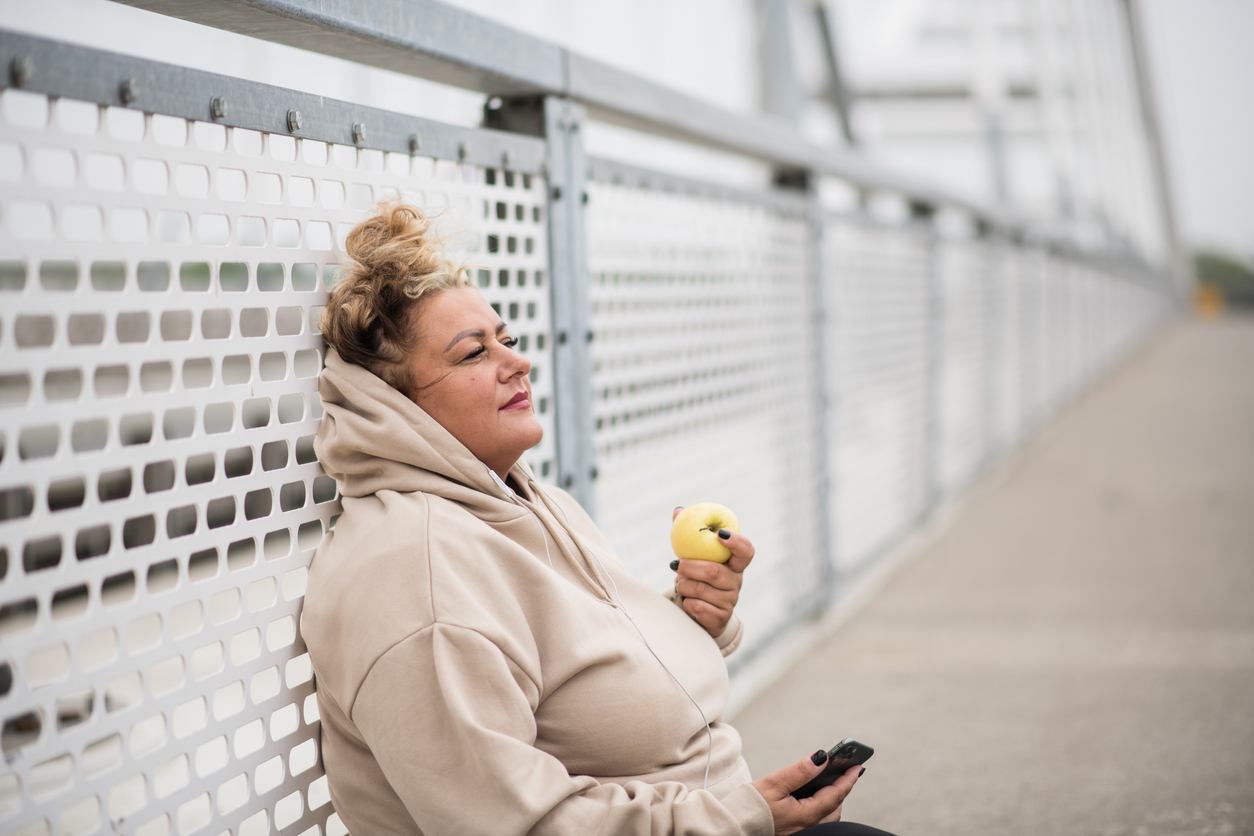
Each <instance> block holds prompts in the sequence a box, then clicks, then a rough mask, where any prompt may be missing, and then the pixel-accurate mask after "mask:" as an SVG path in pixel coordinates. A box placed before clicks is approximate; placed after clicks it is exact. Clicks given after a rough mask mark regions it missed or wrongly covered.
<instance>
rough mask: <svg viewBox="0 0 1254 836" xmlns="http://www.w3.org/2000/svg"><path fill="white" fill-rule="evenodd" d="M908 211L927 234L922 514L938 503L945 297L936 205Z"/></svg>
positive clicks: (922, 206) (912, 205) (913, 205)
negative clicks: (936, 221) (936, 223)
mask: <svg viewBox="0 0 1254 836" xmlns="http://www.w3.org/2000/svg"><path fill="white" fill-rule="evenodd" d="M910 215H911V217H912V218H913V219H914V223H915V225H916V226H917V227H919V228H922V229H924V230H925V231H926V234H927V253H928V255H927V290H926V292H927V333H926V335H925V337H924V346H925V348H924V351H925V352H926V358H925V361H924V381H923V387H924V390H923V391H924V394H923V421H924V437H923V445H924V446H923V497H924V499H923V516H927V515H928V514H930V513H932V511H933V510H935V509H936V506H937V505H938V504H939V503H940V499H941V489H940V454H941V444H942V442H943V441H944V439H943V438H942V435H941V386H942V384H943V381H942V379H941V375H942V373H943V370H944V358H943V353H944V339H943V337H944V331H943V326H944V315H945V312H944V300H943V299H942V296H941V252H940V239H939V236H938V234H937V230H936V225H935V223H934V221H935V218H936V207H935V206H931V205H930V204H921V203H912V204H911V205H910Z"/></svg>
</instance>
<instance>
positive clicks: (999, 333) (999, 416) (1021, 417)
mask: <svg viewBox="0 0 1254 836" xmlns="http://www.w3.org/2000/svg"><path fill="white" fill-rule="evenodd" d="M1023 279H1024V266H1023V254H1022V253H1021V252H1020V251H1018V250H1015V249H1013V248H1010V247H1002V248H1001V249H1000V250H999V253H998V259H997V269H996V271H995V272H994V273H993V275H992V276H991V281H990V283H989V285H990V287H989V291H990V292H989V298H990V299H991V300H993V301H992V306H993V310H992V312H991V316H992V318H993V321H992V323H991V327H992V329H993V332H994V334H995V337H994V338H993V348H994V352H995V353H994V355H993V357H991V358H990V362H991V363H992V366H993V370H992V375H991V378H990V379H991V380H992V382H993V387H994V390H995V394H994V403H995V407H994V417H993V422H994V432H995V437H996V445H997V448H998V449H999V450H1007V449H1012V448H1014V447H1015V445H1017V444H1018V443H1019V440H1020V439H1021V438H1022V437H1023V433H1024V430H1025V428H1026V427H1025V424H1026V414H1025V402H1026V398H1025V394H1026V393H1025V391H1024V364H1025V359H1024V358H1025V356H1026V355H1025V346H1026V343H1027V334H1026V330H1025V315H1024V307H1025V305H1024V287H1025V284H1024V280H1023Z"/></svg>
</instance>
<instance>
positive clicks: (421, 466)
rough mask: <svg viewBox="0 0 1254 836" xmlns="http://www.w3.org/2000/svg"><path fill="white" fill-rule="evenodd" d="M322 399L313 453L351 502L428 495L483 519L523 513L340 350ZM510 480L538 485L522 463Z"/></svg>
mask: <svg viewBox="0 0 1254 836" xmlns="http://www.w3.org/2000/svg"><path fill="white" fill-rule="evenodd" d="M318 394H319V396H320V397H321V399H322V407H323V409H324V410H325V414H324V415H323V417H322V423H321V425H320V426H319V427H318V436H317V438H316V439H315V440H314V451H315V452H316V453H317V454H318V461H319V462H320V463H321V464H322V469H323V471H325V472H326V474H327V475H328V476H330V477H331V478H333V479H335V481H336V482H337V483H338V484H339V487H340V493H342V494H343V495H344V496H351V497H361V496H368V495H370V494H373V493H377V492H379V491H396V492H398V493H411V492H413V491H422V492H423V493H430V494H435V495H436V496H441V497H444V498H445V499H449V500H452V501H453V502H457V503H459V504H461V505H465V506H467V507H468V508H469V509H470V510H471V512H472V513H474V514H475V516H477V517H481V518H484V519H508V518H512V517H516V516H518V515H519V514H520V513H521V512H522V509H520V508H519V506H518V505H516V504H515V503H513V502H512V501H510V498H509V494H508V493H507V492H506V491H505V489H504V488H503V487H501V485H499V484H498V483H497V481H496V479H495V478H493V474H492V472H491V471H490V470H489V469H488V466H487V465H485V464H484V463H483V462H481V461H479V460H478V459H477V458H475V456H474V454H472V453H471V452H470V450H468V449H467V448H466V445H464V444H462V443H461V442H460V441H458V440H457V439H456V438H454V437H453V435H452V433H450V432H449V431H448V430H446V429H444V427H442V426H441V425H440V424H439V423H438V422H437V421H436V420H435V419H434V418H432V417H431V416H430V415H428V414H427V413H426V412H425V411H424V410H423V409H422V408H421V407H419V406H418V405H417V404H416V403H414V402H413V401H411V400H410V399H409V398H407V397H406V396H405V395H403V394H402V393H401V392H399V391H397V390H396V389H394V388H392V387H391V386H389V385H388V384H387V383H385V382H383V380H382V379H381V378H379V377H378V376H377V375H375V374H374V373H372V372H371V371H369V370H368V369H365V368H363V367H362V366H358V365H355V364H353V363H349V362H347V361H345V360H344V359H343V358H341V357H340V355H339V354H338V353H337V352H336V351H335V349H333V348H328V349H327V356H326V362H325V365H324V368H323V370H322V374H321V376H320V378H319V381H318ZM510 475H512V476H514V478H515V481H516V482H517V483H518V484H520V485H522V484H527V483H529V482H530V481H531V471H530V469H529V468H528V467H527V465H526V464H525V463H523V461H522V460H521V459H519V461H518V463H517V464H515V465H514V467H513V468H512V469H511V470H510Z"/></svg>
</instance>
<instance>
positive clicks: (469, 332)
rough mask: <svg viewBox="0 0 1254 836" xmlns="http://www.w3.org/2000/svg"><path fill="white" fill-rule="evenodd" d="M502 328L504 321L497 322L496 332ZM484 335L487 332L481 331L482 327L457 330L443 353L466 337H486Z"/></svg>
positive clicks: (503, 328)
mask: <svg viewBox="0 0 1254 836" xmlns="http://www.w3.org/2000/svg"><path fill="white" fill-rule="evenodd" d="M504 330H505V323H504V322H498V323H497V324H496V333H498V334H499V333H501V332H502V331H504ZM486 336H487V334H485V333H484V332H483V329H482V328H467V329H466V330H465V331H459V332H457V336H455V337H453V339H452V340H450V341H449V344H448V345H447V346H445V348H444V351H445V353H447V352H448V351H449V350H450V349H452V348H453V346H455V345H457V343H458V342H460V341H461V340H464V339H465V338H466V337H479V338H483V337H486Z"/></svg>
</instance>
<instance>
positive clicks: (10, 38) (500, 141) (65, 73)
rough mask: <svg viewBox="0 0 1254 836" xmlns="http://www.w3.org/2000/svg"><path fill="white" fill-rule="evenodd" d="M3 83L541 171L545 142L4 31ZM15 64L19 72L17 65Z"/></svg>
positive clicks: (0, 44) (0, 37)
mask: <svg viewBox="0 0 1254 836" xmlns="http://www.w3.org/2000/svg"><path fill="white" fill-rule="evenodd" d="M0 67H3V68H7V69H8V70H9V72H8V73H5V74H4V75H3V76H2V77H0V87H21V88H23V89H27V90H32V91H34V92H37V93H43V94H45V95H48V96H64V97H66V98H71V99H80V100H82V101H87V102H95V103H96V104H102V105H116V106H119V107H129V108H134V109H136V110H142V111H144V112H146V113H161V114H165V115H167V116H180V117H183V118H185V119H198V120H201V121H205V122H217V123H218V124H221V125H228V126H230V127H236V128H248V129H251V130H255V131H266V132H271V133H277V134H288V135H291V136H295V137H299V138H303V139H315V140H320V141H322V142H335V143H340V144H343V145H353V146H357V147H359V148H373V149H377V150H381V151H397V152H401V153H405V154H422V155H423V156H427V157H436V158H439V159H448V160H462V161H465V162H471V163H476V164H478V165H485V166H500V165H503V164H504V161H505V160H506V159H508V161H509V168H511V169H513V170H516V171H524V172H529V173H537V172H539V171H541V170H542V168H543V166H544V155H545V143H544V140H542V139H538V138H536V137H530V136H522V135H519V134H513V133H507V132H505V131H491V130H478V129H473V128H461V127H456V126H453V125H446V124H444V123H442V122H433V121H431V120H430V119H421V118H419V117H416V116H406V115H404V114H399V113H394V112H392V111H388V110H379V109H377V108H370V107H363V106H361V105H356V104H352V103H350V102H342V101H337V100H335V99H328V98H325V97H323V96H315V95H312V94H310V93H301V92H298V91H296V90H287V89H284V88H282V87H273V86H270V85H268V84H258V83H257V82H254V81H246V80H244V79H239V78H232V77H230V76H224V75H217V74H216V73H207V72H204V71H202V70H192V69H188V68H186V67H178V66H174V65H172V64H163V63H160V62H157V61H147V60H144V59H140V58H131V57H129V56H126V55H118V54H116V53H112V52H104V51H101V50H97V49H90V48H88V47H83V46H76V45H73V44H66V43H61V42H59V41H50V40H46V39H43V38H36V37H32V36H29V35H19V34H16V33H14V32H7V31H4V30H0ZM15 69H17V70H18V71H16V72H15V71H14V70H15Z"/></svg>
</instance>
